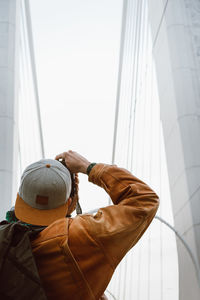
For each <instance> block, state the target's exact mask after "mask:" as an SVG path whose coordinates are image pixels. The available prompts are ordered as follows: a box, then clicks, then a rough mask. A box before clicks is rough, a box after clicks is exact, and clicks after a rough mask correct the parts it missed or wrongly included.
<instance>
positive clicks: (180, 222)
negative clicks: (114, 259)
mask: <svg viewBox="0 0 200 300" xmlns="http://www.w3.org/2000/svg"><path fill="white" fill-rule="evenodd" d="M149 17H150V21H151V27H152V36H153V40H154V48H153V54H154V58H155V62H156V69H157V79H158V87H159V98H160V105H161V119H162V123H163V129H164V139H165V147H166V155H167V162H168V172H169V179H170V189H171V196H172V204H173V213H174V219H175V228H176V230H178V232H179V233H180V234H181V235H182V237H183V238H184V239H185V240H186V242H187V243H188V245H189V246H190V248H191V250H192V252H193V254H194V256H195V258H196V260H197V262H198V266H197V267H199V262H200V225H199V224H200V201H199V200H200V180H199V178H200V155H199V153H200V141H199V137H200V100H199V99H200V97H199V96H200V59H199V57H200V50H199V49H200V2H199V1H196V0H176V1H175V0H168V1H166V0H165V1H164V0H159V1H158V0H151V1H149ZM177 243H178V253H179V288H180V291H179V295H180V299H181V300H186V299H193V300H197V299H200V291H199V287H198V282H197V276H196V273H195V268H194V264H193V263H192V260H191V258H190V256H189V254H188V252H187V251H186V250H185V248H184V247H183V245H182V244H181V243H180V241H179V240H177Z"/></svg>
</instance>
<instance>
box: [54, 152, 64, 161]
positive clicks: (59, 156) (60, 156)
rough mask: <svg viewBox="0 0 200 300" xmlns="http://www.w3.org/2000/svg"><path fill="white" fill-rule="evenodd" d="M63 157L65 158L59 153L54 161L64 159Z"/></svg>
mask: <svg viewBox="0 0 200 300" xmlns="http://www.w3.org/2000/svg"><path fill="white" fill-rule="evenodd" d="M64 157H65V156H64V153H61V154H58V155H56V157H55V159H56V160H59V159H61V158H62V159H64Z"/></svg>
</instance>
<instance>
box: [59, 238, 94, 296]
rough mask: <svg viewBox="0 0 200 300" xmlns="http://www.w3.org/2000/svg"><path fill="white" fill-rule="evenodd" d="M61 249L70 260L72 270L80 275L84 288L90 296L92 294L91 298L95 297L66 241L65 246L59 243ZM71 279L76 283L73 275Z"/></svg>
mask: <svg viewBox="0 0 200 300" xmlns="http://www.w3.org/2000/svg"><path fill="white" fill-rule="evenodd" d="M60 247H61V249H62V250H63V252H64V253H65V255H66V257H68V258H69V259H70V260H71V262H72V265H73V268H74V271H75V272H76V273H77V274H78V275H79V277H81V279H82V280H83V282H84V283H85V286H86V289H87V292H88V294H89V295H90V296H92V298H93V299H95V296H94V293H93V291H92V289H91V287H90V285H89V283H88V281H87V280H86V278H85V276H84V274H83V272H82V270H81V269H80V267H79V265H78V262H77V261H76V259H75V257H74V255H73V253H72V252H71V250H70V248H69V246H68V243H67V241H66V247H65V246H64V245H62V246H61V245H60ZM73 279H74V280H75V284H76V278H74V276H73Z"/></svg>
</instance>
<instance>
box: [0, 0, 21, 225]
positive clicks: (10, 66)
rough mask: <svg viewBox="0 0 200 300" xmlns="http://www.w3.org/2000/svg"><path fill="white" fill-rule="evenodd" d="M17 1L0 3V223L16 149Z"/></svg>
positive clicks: (9, 198)
mask: <svg viewBox="0 0 200 300" xmlns="http://www.w3.org/2000/svg"><path fill="white" fill-rule="evenodd" d="M18 4H19V3H18V0H0V191H1V196H0V206H1V209H0V220H2V219H3V218H5V212H6V211H7V210H8V209H9V208H10V207H11V203H12V200H13V199H12V197H13V194H12V191H13V184H14V182H15V180H14V179H15V174H14V173H15V169H16V164H17V162H16V153H17V152H16V146H17V128H16V123H17V122H16V120H17V86H18V85H17V81H18V80H17V76H16V75H17V60H16V56H17V55H16V52H17V49H18V45H17V43H18V38H17V37H18V22H17V21H16V20H18V16H17V13H18Z"/></svg>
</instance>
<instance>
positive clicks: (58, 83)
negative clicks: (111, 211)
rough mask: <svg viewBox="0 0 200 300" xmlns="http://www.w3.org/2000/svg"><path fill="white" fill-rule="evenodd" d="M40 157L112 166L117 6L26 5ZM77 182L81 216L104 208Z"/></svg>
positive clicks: (100, 198)
mask: <svg viewBox="0 0 200 300" xmlns="http://www.w3.org/2000/svg"><path fill="white" fill-rule="evenodd" d="M30 4H31V15H32V24H33V35H34V46H35V56H36V68H37V75H38V86H39V96H40V103H41V104H40V106H41V114H42V125H43V133H44V145H45V155H46V157H47V158H53V157H54V156H55V155H56V154H57V153H60V152H63V151H67V150H69V149H72V150H75V151H77V152H80V153H81V154H82V155H84V156H86V157H87V158H88V159H89V160H90V161H95V162H105V163H110V162H111V154H112V141H113V128H114V113H115V99H116V87H117V71H118V59H119V43H120V32H121V14H122V0H101V1H97V0H84V1H82V0H73V1H72V0H71V1H69V0H43V1H41V0H31V1H30ZM86 179H87V178H86V177H85V176H83V175H82V176H80V181H81V183H80V198H81V204H82V206H83V208H84V210H87V209H93V208H95V207H97V206H103V205H104V204H106V201H107V196H106V195H105V194H104V192H103V191H100V189H99V190H98V188H96V187H94V186H92V185H89V184H88V183H87V182H86Z"/></svg>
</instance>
